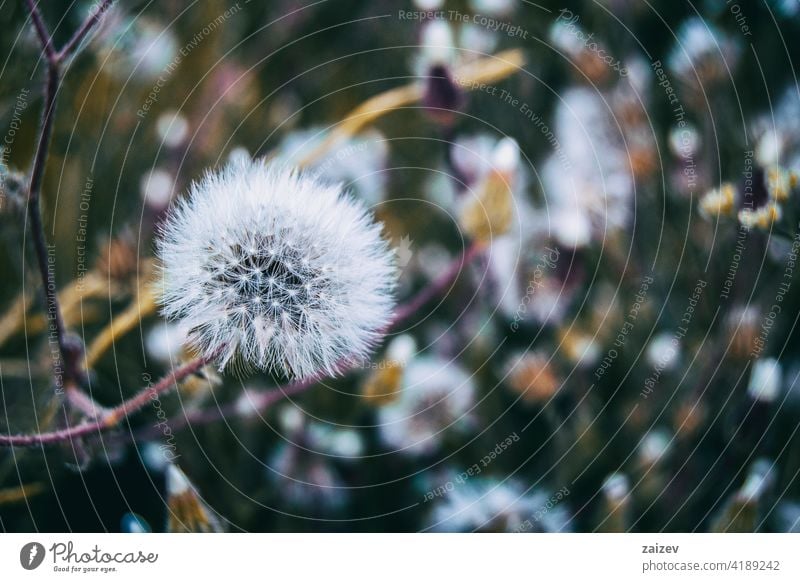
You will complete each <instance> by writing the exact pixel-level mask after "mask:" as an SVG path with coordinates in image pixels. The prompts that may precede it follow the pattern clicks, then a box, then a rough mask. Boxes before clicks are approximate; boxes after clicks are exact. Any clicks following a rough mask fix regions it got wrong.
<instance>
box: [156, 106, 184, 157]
mask: <svg viewBox="0 0 800 582" xmlns="http://www.w3.org/2000/svg"><path fill="white" fill-rule="evenodd" d="M156 132H157V133H158V137H159V139H160V140H161V141H162V142H163V143H164V145H165V146H167V147H170V148H174V147H178V146H179V145H181V144H182V143H183V142H184V141H186V138H187V137H188V135H189V120H188V119H186V117H185V116H184V115H183V114H182V113H181V112H179V111H172V110H170V111H165V112H164V113H162V114H161V115H159V116H158V119H157V120H156Z"/></svg>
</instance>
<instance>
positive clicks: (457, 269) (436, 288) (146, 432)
mask: <svg viewBox="0 0 800 582" xmlns="http://www.w3.org/2000/svg"><path fill="white" fill-rule="evenodd" d="M483 248H484V246H483V245H482V244H480V243H478V242H473V243H471V244H470V246H469V247H467V249H466V250H465V251H464V253H463V254H462V255H460V256H459V257H458V258H457V259H455V260H454V261H453V263H452V264H451V265H450V267H449V268H448V269H447V270H446V271H445V272H444V273H443V274H442V275H441V276H440V277H439V278H437V279H436V280H434V281H432V282H431V284H430V285H428V286H427V287H425V288H424V289H422V290H421V291H419V292H418V293H417V294H416V295H415V296H414V297H413V298H412V299H411V300H410V301H409V302H407V303H405V304H404V305H401V306H400V307H398V308H397V309H396V310H395V316H394V318H393V319H392V321H391V323H390V324H389V325H388V327H387V329H386V331H390V330H391V329H392V328H393V327H395V326H396V325H398V324H400V323H401V322H403V321H404V320H406V319H408V318H409V317H412V316H413V315H414V314H415V313H417V312H418V311H419V310H420V309H421V308H422V307H424V306H425V304H426V303H428V301H430V300H432V299H433V298H434V297H436V296H437V295H440V294H442V293H443V292H444V291H445V289H446V288H447V286H448V285H450V284H451V283H453V282H454V281H455V280H456V278H457V277H458V275H459V273H461V271H462V269H463V268H464V267H465V266H466V265H467V264H468V263H469V262H471V261H472V260H474V259H475V258H476V257H477V256H478V255H479V254H480V251H481V250H483ZM349 365H351V364H350V363H349V362H348V361H342V363H341V367H340V368H339V370H340V371H341V372H347V371H348V369H349ZM325 376H326V375H325V374H316V375H314V376H311V377H309V378H305V379H303V380H298V381H296V382H291V383H289V384H286V385H284V386H279V387H277V388H273V389H271V390H265V391H262V392H257V393H255V394H252V395H251V396H250V398H249V405H250V406H249V408H248V409H247V410H245V411H243V410H242V408H241V406H240V405H239V403H238V402H235V401H234V402H229V403H226V404H223V405H221V406H218V407H217V408H214V409H207V410H195V411H192V412H189V413H187V414H184V415H182V416H181V417H178V418H175V419H173V420H172V421H171V422H170V428H171V430H172V431H173V432H177V431H178V430H180V429H182V428H185V427H186V426H188V425H190V424H191V425H192V426H198V425H203V424H210V423H212V422H214V421H217V420H219V419H221V418H230V417H236V416H246V415H250V414H256V413H261V412H263V411H264V410H266V409H267V408H268V407H269V406H271V405H273V404H274V403H275V402H278V401H279V400H282V399H284V398H287V397H290V396H296V395H298V394H302V393H303V392H305V391H306V390H308V389H309V388H311V387H312V386H314V385H316V384H317V382H319V381H320V380H322V379H323V378H325ZM161 434H162V433H161V431H160V429H159V428H158V427H147V428H145V429H143V430H141V431H139V432H136V433H134V434H132V435H129V436H131V437H133V438H143V439H149V438H157V437H158V436H159V435H161Z"/></svg>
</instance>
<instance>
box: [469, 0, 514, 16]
mask: <svg viewBox="0 0 800 582" xmlns="http://www.w3.org/2000/svg"><path fill="white" fill-rule="evenodd" d="M516 4H517V2H516V0H469V8H470V10H471V11H472V12H475V13H476V14H479V15H487V16H508V15H509V14H511V13H512V12H513V11H514V7H515V6H516Z"/></svg>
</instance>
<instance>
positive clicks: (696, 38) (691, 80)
mask: <svg viewBox="0 0 800 582" xmlns="http://www.w3.org/2000/svg"><path fill="white" fill-rule="evenodd" d="M739 53H740V46H739V44H738V43H736V42H734V40H733V39H732V38H730V37H729V36H728V35H727V34H725V33H724V32H722V31H720V30H719V29H717V28H716V27H715V26H714V25H713V24H711V23H709V22H708V21H706V20H704V19H702V18H699V17H693V18H690V19H688V20H687V21H686V22H684V23H683V25H681V27H680V29H679V30H678V39H677V41H676V43H675V47H674V48H673V49H672V52H671V53H670V55H669V58H668V60H667V66H668V67H669V69H670V70H671V71H672V72H673V73H674V74H675V75H677V76H678V77H680V78H681V79H682V80H683V81H684V82H686V83H688V84H689V85H691V86H693V87H695V88H697V89H701V88H702V87H703V85H704V84H706V83H709V82H714V81H719V80H722V79H726V78H728V77H729V76H730V75H731V72H732V70H733V68H734V67H735V66H736V63H737V62H738V60H739Z"/></svg>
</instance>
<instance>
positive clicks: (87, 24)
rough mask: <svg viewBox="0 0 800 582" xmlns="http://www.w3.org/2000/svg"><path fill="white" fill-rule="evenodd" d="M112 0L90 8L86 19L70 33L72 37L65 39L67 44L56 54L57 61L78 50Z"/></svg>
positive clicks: (67, 57)
mask: <svg viewBox="0 0 800 582" xmlns="http://www.w3.org/2000/svg"><path fill="white" fill-rule="evenodd" d="M113 1H114V0H103V2H102V3H101V4H99V5H97V6H96V7H95V9H94V10H92V12H91V14H89V16H87V17H86V20H84V21H83V24H81V26H80V28H78V30H77V31H75V34H73V35H72V38H71V39H69V41H67V44H65V45H64V48H62V49H61V50H60V51H59V52H58V54H57V55H56V59H57V60H58V62H59V63H63V62H64V61H66V60H68V59H69V58H71V57H72V56H73V55H74V54H76V53H77V52H78V49H79V48H80V46H81V43H82V42H83V41H84V39H85V38H86V37H87V36H88V35H89V33H90V32H92V30H93V29H94V28H95V27H97V25H98V24H99V23H100V19H101V18H102V16H103V14H105V12H106V11H107V10H108V9H109V8H111V4H112V3H113Z"/></svg>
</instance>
